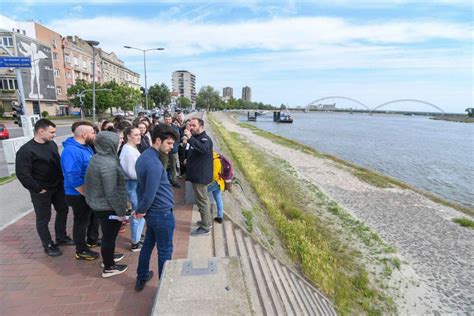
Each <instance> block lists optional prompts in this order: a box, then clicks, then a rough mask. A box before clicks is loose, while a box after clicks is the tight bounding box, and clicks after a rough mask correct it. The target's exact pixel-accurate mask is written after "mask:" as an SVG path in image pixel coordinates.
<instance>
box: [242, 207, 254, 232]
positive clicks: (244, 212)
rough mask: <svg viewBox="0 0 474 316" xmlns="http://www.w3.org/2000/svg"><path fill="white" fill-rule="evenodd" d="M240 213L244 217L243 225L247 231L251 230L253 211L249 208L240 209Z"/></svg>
mask: <svg viewBox="0 0 474 316" xmlns="http://www.w3.org/2000/svg"><path fill="white" fill-rule="evenodd" d="M242 215H243V216H244V219H245V225H246V226H247V231H248V232H249V233H251V232H253V212H252V211H249V210H242Z"/></svg>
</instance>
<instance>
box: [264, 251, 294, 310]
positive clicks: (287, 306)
mask: <svg viewBox="0 0 474 316" xmlns="http://www.w3.org/2000/svg"><path fill="white" fill-rule="evenodd" d="M263 255H264V257H265V260H266V264H267V266H268V268H269V272H270V275H271V277H272V279H273V284H274V286H275V289H276V291H277V292H278V294H279V296H280V301H281V306H282V307H283V309H284V310H285V314H287V315H293V314H294V311H293V308H292V304H291V303H290V301H289V300H288V295H287V294H286V291H285V289H284V287H283V282H282V280H281V279H280V275H279V274H278V272H277V270H276V267H275V264H277V265H280V263H279V262H276V263H275V262H274V261H273V258H272V257H271V255H270V253H268V252H267V251H263Z"/></svg>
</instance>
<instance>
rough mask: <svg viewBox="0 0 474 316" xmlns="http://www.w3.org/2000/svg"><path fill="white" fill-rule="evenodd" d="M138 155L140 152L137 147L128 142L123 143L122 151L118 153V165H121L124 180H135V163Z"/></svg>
mask: <svg viewBox="0 0 474 316" xmlns="http://www.w3.org/2000/svg"><path fill="white" fill-rule="evenodd" d="M138 157H140V152H139V151H138V149H137V148H135V147H132V146H130V145H129V144H125V145H123V147H122V152H121V153H120V166H121V167H122V170H123V173H124V175H125V179H126V180H137V172H136V171H135V163H136V162H137V159H138Z"/></svg>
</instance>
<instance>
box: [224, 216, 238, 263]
mask: <svg viewBox="0 0 474 316" xmlns="http://www.w3.org/2000/svg"><path fill="white" fill-rule="evenodd" d="M223 224H224V233H225V239H226V245H227V256H230V257H233V256H237V248H236V246H235V236H234V225H233V224H232V222H231V221H224V222H223Z"/></svg>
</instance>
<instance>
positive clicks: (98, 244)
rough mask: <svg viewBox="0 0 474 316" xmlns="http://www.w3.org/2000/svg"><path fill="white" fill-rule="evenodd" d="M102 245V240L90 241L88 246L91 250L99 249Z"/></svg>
mask: <svg viewBox="0 0 474 316" xmlns="http://www.w3.org/2000/svg"><path fill="white" fill-rule="evenodd" d="M100 243H101V242H100V240H96V241H88V242H87V244H86V246H87V247H89V248H95V247H99V246H100Z"/></svg>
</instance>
